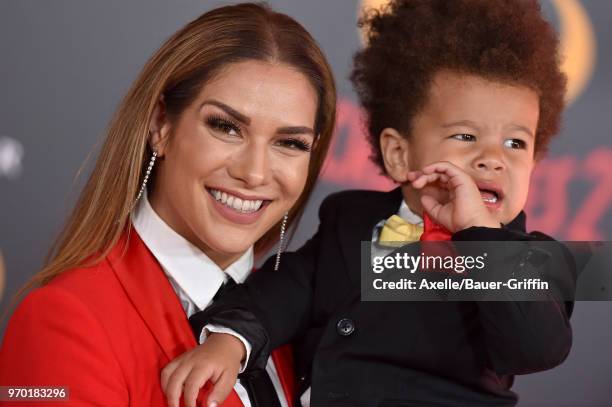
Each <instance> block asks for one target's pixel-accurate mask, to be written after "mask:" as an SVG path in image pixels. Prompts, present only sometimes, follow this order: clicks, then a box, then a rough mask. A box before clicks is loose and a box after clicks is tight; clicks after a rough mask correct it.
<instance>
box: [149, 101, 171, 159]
mask: <svg viewBox="0 0 612 407" xmlns="http://www.w3.org/2000/svg"><path fill="white" fill-rule="evenodd" d="M169 135H170V122H169V121H168V118H167V116H166V104H165V103H164V99H163V98H161V99H160V100H159V101H158V102H157V105H156V106H155V110H154V111H153V114H152V115H151V120H150V121H149V145H150V146H151V149H152V150H153V151H157V155H158V157H162V156H163V155H164V150H165V149H166V145H167V144H168V136H169Z"/></svg>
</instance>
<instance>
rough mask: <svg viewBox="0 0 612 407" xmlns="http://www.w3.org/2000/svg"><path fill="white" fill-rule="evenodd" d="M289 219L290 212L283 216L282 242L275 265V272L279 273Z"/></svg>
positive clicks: (279, 243)
mask: <svg viewBox="0 0 612 407" xmlns="http://www.w3.org/2000/svg"><path fill="white" fill-rule="evenodd" d="M287 218H289V212H285V216H283V223H282V224H281V230H280V241H279V242H278V251H277V252H276V263H275V264H274V271H278V266H279V265H280V257H281V253H282V252H283V243H284V240H285V228H286V227H287Z"/></svg>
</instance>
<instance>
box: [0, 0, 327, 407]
mask: <svg viewBox="0 0 612 407" xmlns="http://www.w3.org/2000/svg"><path fill="white" fill-rule="evenodd" d="M334 116H335V88H334V84H333V79H332V75H331V71H330V68H329V66H328V64H327V62H326V61H325V58H324V56H323V54H322V52H321V51H320V49H319V48H318V47H317V45H316V43H315V41H314V40H313V39H312V37H311V36H310V35H309V34H308V33H307V32H306V31H305V30H304V28H303V27H301V26H300V25H299V24H298V23H297V22H295V21H294V20H293V19H291V18H290V17H288V16H286V15H283V14H279V13H276V12H273V11H272V10H270V9H269V8H267V7H265V6H260V5H254V4H241V5H236V6H228V7H222V8H218V9H216V10H213V11H210V12H208V13H206V14H204V15H202V16H201V17H199V18H198V19H196V20H195V21H193V22H191V23H189V24H188V25H187V26H185V27H184V28H183V29H181V30H180V31H179V32H177V33H176V34H174V35H173V36H172V37H171V38H170V39H169V40H168V41H167V42H166V43H165V44H164V45H163V46H162V47H161V48H160V49H159V50H158V51H157V52H156V53H155V55H154V56H153V57H152V58H151V59H150V60H149V61H148V63H147V64H146V65H145V67H144V69H143V71H142V72H141V74H140V75H139V77H138V78H137V79H136V82H135V83H134V84H133V86H132V88H131V89H130V91H129V92H128V94H127V96H126V97H125V99H124V101H123V103H122V104H121V106H120V108H119V109H118V112H117V113H116V116H115V118H114V120H113V121H112V123H111V126H110V128H109V130H108V134H107V137H106V141H105V144H104V146H103V148H102V152H101V154H100V157H99V159H98V161H97V163H96V166H95V169H94V171H93V173H92V175H91V177H90V179H89V180H88V182H87V184H86V186H85V189H84V191H83V193H82V195H81V197H80V199H79V201H78V203H77V205H76V208H75V209H74V211H73V213H72V215H71V217H70V219H69V220H68V222H67V225H66V227H65V229H64V231H63V232H62V234H61V236H60V238H59V240H58V242H57V243H56V246H55V251H54V255H53V257H52V258H51V260H50V261H49V262H48V263H47V264H46V266H45V267H44V268H43V270H42V271H41V272H40V273H38V274H37V275H36V276H35V277H34V279H33V281H32V282H31V284H30V286H33V285H40V287H39V288H37V289H35V290H33V291H32V292H30V293H29V294H28V295H27V296H26V298H25V299H24V300H23V301H22V303H21V304H20V305H19V307H18V308H17V310H16V311H15V313H14V315H13V316H12V318H11V321H10V323H9V326H8V328H7V332H6V335H5V338H4V342H3V344H2V348H1V349H0V366H2V370H1V371H0V385H2V386H42V387H51V386H65V387H67V388H68V391H69V396H68V398H69V400H70V401H71V405H93V404H96V405H104V406H128V405H130V406H132V405H134V406H143V405H147V406H163V405H166V404H165V397H164V395H163V393H162V389H161V387H160V371H161V369H162V368H163V367H164V366H165V365H166V364H167V363H168V362H169V361H170V360H172V359H174V358H175V357H177V356H179V355H180V354H182V353H183V352H185V351H186V350H187V349H189V348H192V347H194V346H195V345H196V338H195V337H194V335H193V333H192V332H191V329H190V327H189V323H188V320H187V317H188V316H189V315H191V314H192V313H194V312H196V311H197V310H199V309H202V308H204V307H206V306H207V305H209V304H210V303H211V302H212V301H213V297H214V296H215V294H216V293H217V291H218V290H219V289H220V288H221V287H222V286H223V285H224V284H225V283H226V282H228V281H230V280H231V281H234V282H237V283H240V282H242V281H243V280H244V278H245V277H246V275H247V274H248V273H249V272H250V271H251V268H252V264H253V256H257V255H260V254H262V253H264V252H265V251H266V250H267V249H269V248H270V247H271V246H272V245H273V244H274V243H275V242H277V241H278V238H279V235H280V236H281V237H282V235H283V233H284V230H285V227H290V226H291V225H293V224H294V223H295V221H296V219H298V218H299V215H300V214H301V212H302V210H303V207H304V205H305V202H306V200H307V198H308V196H309V194H310V193H311V191H312V189H313V186H314V183H315V181H316V178H317V176H318V174H319V171H320V168H321V165H322V163H323V160H324V157H325V154H326V151H327V149H328V146H329V141H330V137H331V134H332V130H333V124H334ZM281 244H282V242H281ZM272 359H274V361H273V362H270V363H268V369H267V371H268V373H269V374H270V378H271V382H272V384H273V385H274V389H275V390H276V393H277V395H278V396H279V399H280V404H281V405H287V400H289V401H290V400H291V399H292V398H293V396H292V395H291V394H290V392H291V388H292V385H291V380H290V379H291V377H292V372H291V371H290V369H291V367H290V365H288V363H287V362H288V360H287V358H285V357H284V355H283V354H279V353H277V355H276V356H275V357H273V358H272ZM281 388H282V390H281ZM235 390H236V391H235V392H234V393H233V394H232V396H231V397H230V398H229V399H228V401H226V404H224V405H230V406H242V405H243V404H245V405H249V404H250V401H249V395H250V396H253V392H254V391H253V388H251V387H249V386H248V385H247V388H245V387H244V386H241V385H240V383H239V384H237V385H236V387H235ZM256 390H257V389H256ZM256 390H255V393H256ZM203 393H204V392H203ZM247 393H248V394H247ZM201 396H205V394H201ZM255 396H256V395H255ZM20 405H23V404H20Z"/></svg>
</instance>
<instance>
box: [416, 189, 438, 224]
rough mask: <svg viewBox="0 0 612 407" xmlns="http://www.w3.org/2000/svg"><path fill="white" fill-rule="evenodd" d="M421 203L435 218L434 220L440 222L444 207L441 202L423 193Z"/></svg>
mask: <svg viewBox="0 0 612 407" xmlns="http://www.w3.org/2000/svg"><path fill="white" fill-rule="evenodd" d="M421 205H423V209H424V210H425V211H426V212H427V213H428V214H429V215H430V216H431V217H432V218H433V220H435V221H436V222H438V223H439V222H440V212H441V210H442V207H443V206H442V204H440V202H438V201H437V200H436V199H435V198H433V197H431V196H429V195H423V196H421Z"/></svg>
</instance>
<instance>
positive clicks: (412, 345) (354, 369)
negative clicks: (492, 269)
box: [192, 189, 575, 407]
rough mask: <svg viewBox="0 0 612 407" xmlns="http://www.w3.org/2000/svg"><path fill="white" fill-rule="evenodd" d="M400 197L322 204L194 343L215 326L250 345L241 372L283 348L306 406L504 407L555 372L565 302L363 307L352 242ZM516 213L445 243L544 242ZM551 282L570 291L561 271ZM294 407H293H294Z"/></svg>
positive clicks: (220, 307)
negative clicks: (519, 387)
mask: <svg viewBox="0 0 612 407" xmlns="http://www.w3.org/2000/svg"><path fill="white" fill-rule="evenodd" d="M401 199H402V195H401V192H400V190H399V189H396V190H394V191H391V192H388V193H384V192H374V191H345V192H341V193H337V194H333V195H331V196H330V197H328V198H327V199H326V200H325V201H324V202H323V204H322V205H321V208H320V212H319V216H320V221H321V223H320V226H319V229H318V231H317V233H316V234H315V236H314V237H313V238H312V239H310V240H309V241H308V242H307V243H306V244H305V245H304V246H303V247H302V248H301V249H299V250H298V251H297V252H294V253H284V254H283V255H282V260H281V266H280V270H279V271H277V272H274V270H273V266H274V259H273V258H271V259H269V260H268V261H267V262H266V264H265V265H264V266H263V269H262V270H259V271H257V272H256V273H253V274H252V275H251V277H250V278H249V279H248V280H247V282H246V283H245V284H242V285H240V286H237V287H236V288H235V289H233V290H232V291H230V292H229V293H228V294H227V295H225V296H224V297H223V298H221V299H220V300H219V301H217V302H216V303H215V304H214V305H213V306H212V307H210V308H208V309H207V310H205V311H203V312H201V313H199V314H197V315H196V316H195V317H192V325H193V327H194V330H195V331H196V332H198V333H199V332H201V329H202V327H203V326H204V325H205V324H206V323H209V322H212V323H217V324H222V325H226V326H228V327H231V328H233V329H235V330H236V331H238V332H239V333H241V334H242V335H243V336H245V337H246V338H247V340H249V341H250V342H251V344H252V345H253V351H252V354H251V359H250V360H249V366H251V367H254V366H262V365H263V364H264V363H265V360H266V359H267V355H268V353H269V351H270V349H273V348H275V347H277V346H280V345H282V344H285V343H288V342H293V343H294V346H295V348H294V349H295V357H296V371H297V374H298V377H299V382H300V386H301V388H300V391H299V394H298V395H297V397H299V395H301V394H302V392H303V391H304V390H306V389H307V388H308V387H309V386H312V390H311V406H315V407H316V406H429V405H436V406H438V405H444V406H485V405H486V406H507V405H515V404H516V401H517V396H516V395H515V394H514V393H513V392H511V391H510V387H511V385H512V382H513V375H515V374H521V373H529V372H534V371H540V370H545V369H550V368H552V367H554V366H556V365H558V364H560V363H561V362H562V361H563V360H564V359H565V358H566V356H567V354H568V352H569V349H570V346H571V338H572V334H571V328H570V324H569V315H570V313H571V303H564V302H563V301H562V300H561V299H559V300H558V301H547V302H530V303H525V302H523V303H515V302H482V303H480V302H362V301H360V242H361V241H369V240H371V237H372V231H373V228H374V227H375V225H376V224H377V223H378V222H379V221H380V220H381V219H385V218H388V217H389V216H391V215H392V214H394V213H396V212H397V210H398V208H399V206H400V203H401ZM524 230H525V216H524V214H522V213H521V214H520V215H519V216H518V217H517V219H515V220H514V221H513V222H512V223H511V224H509V225H507V226H506V227H505V228H503V229H488V228H470V229H466V230H464V231H461V232H458V233H456V234H455V235H453V239H454V240H484V239H486V240H502V241H503V240H530V239H550V238H548V237H546V236H545V235H542V234H538V233H535V234H527V233H525V232H524ZM558 263H559V264H555V265H554V267H556V268H557V269H558V270H556V272H558V273H560V274H563V275H566V276H570V277H568V278H569V279H570V280H571V281H575V280H574V277H572V276H573V275H574V274H575V271H574V269H573V268H574V265H573V264H572V262H571V261H561V262H558ZM298 405H299V404H298Z"/></svg>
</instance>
